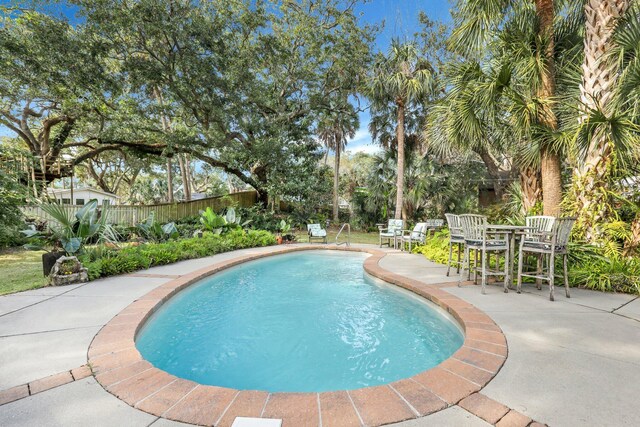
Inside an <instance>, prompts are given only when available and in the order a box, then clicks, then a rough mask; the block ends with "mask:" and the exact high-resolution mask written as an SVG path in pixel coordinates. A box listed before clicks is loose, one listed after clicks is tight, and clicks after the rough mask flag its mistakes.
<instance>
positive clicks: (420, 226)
mask: <svg viewBox="0 0 640 427" xmlns="http://www.w3.org/2000/svg"><path fill="white" fill-rule="evenodd" d="M426 238H427V223H426V222H419V223H417V224H416V226H415V227H413V230H402V235H401V236H400V237H399V238H398V239H399V241H400V250H401V251H404V247H405V243H409V252H411V246H412V243H419V244H424V242H425V240H426Z"/></svg>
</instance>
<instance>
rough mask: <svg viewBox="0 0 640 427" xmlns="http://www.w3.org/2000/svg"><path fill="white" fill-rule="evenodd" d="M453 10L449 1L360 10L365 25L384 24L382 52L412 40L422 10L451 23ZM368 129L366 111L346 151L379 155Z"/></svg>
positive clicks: (392, 0) (404, 0)
mask: <svg viewBox="0 0 640 427" xmlns="http://www.w3.org/2000/svg"><path fill="white" fill-rule="evenodd" d="M450 9H451V3H450V1H449V0H413V1H411V0H371V1H370V2H368V3H366V4H364V5H361V6H360V7H359V11H360V12H362V13H363V16H362V20H363V21H364V22H368V23H375V22H381V21H383V20H384V23H385V25H384V29H383V31H382V33H381V34H380V35H379V36H378V38H377V40H376V45H377V46H376V47H377V49H379V50H382V51H386V50H387V49H388V47H389V45H390V43H391V40H392V39H394V38H399V39H401V40H402V39H406V38H411V37H412V36H413V34H414V33H416V32H418V31H419V29H420V26H419V24H418V13H419V12H420V11H421V10H422V11H424V12H426V13H427V15H428V16H429V18H431V19H432V20H435V21H441V22H444V23H450V22H451V13H450ZM365 102H366V101H365ZM368 125H369V113H368V112H367V111H365V112H363V113H361V114H360V129H359V130H358V132H357V133H356V135H355V137H354V138H353V139H352V140H351V141H350V142H349V144H348V145H347V151H351V152H358V151H362V152H367V153H374V152H376V151H379V147H378V146H377V145H375V144H373V143H372V141H371V135H369V131H368V130H367V126H368Z"/></svg>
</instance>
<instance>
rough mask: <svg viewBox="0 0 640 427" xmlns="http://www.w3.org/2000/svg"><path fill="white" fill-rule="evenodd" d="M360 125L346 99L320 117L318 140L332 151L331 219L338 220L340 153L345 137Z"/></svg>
mask: <svg viewBox="0 0 640 427" xmlns="http://www.w3.org/2000/svg"><path fill="white" fill-rule="evenodd" d="M359 126H360V121H359V120H358V115H357V114H356V111H355V108H354V107H353V105H351V104H350V103H349V102H348V101H347V100H346V99H344V100H343V102H342V103H341V104H339V105H337V106H330V109H329V110H328V111H327V112H326V113H325V114H324V115H323V116H322V117H321V118H320V120H319V122H318V128H317V134H318V138H319V139H320V141H321V142H322V143H323V144H324V146H325V147H326V148H327V152H328V151H329V150H333V152H334V168H333V220H334V221H335V222H338V221H339V217H338V216H339V191H340V154H341V153H342V151H343V150H344V149H345V148H346V146H347V138H353V137H354V136H355V133H356V130H357V129H358V128H359Z"/></svg>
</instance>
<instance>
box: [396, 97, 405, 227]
mask: <svg viewBox="0 0 640 427" xmlns="http://www.w3.org/2000/svg"><path fill="white" fill-rule="evenodd" d="M396 105H397V107H398V123H397V126H396V138H397V139H398V173H397V180H396V211H395V215H394V218H395V219H401V218H402V203H403V193H404V100H402V99H398V100H397V101H396Z"/></svg>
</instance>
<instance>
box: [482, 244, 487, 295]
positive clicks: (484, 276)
mask: <svg viewBox="0 0 640 427" xmlns="http://www.w3.org/2000/svg"><path fill="white" fill-rule="evenodd" d="M481 256H482V295H485V294H486V293H487V291H486V287H487V251H485V250H482V254H481Z"/></svg>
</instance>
